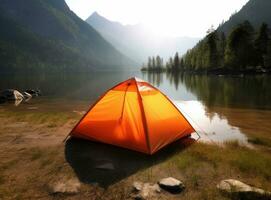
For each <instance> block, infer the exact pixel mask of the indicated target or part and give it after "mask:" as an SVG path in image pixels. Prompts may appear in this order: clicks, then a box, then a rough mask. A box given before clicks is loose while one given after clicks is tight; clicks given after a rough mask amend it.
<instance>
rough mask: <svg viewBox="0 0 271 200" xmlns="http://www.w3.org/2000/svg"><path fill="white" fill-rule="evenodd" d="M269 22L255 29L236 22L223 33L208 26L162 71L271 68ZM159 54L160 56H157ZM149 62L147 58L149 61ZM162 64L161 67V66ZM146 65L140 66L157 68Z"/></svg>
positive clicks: (147, 69)
mask: <svg viewBox="0 0 271 200" xmlns="http://www.w3.org/2000/svg"><path fill="white" fill-rule="evenodd" d="M270 38H271V37H270V30H269V28H268V25H267V24H265V23H263V24H261V26H260V28H259V29H258V30H255V29H254V28H253V27H252V25H251V24H250V22H248V21H244V22H243V23H241V24H238V25H237V26H235V27H234V28H233V29H232V30H231V31H230V32H229V34H228V35H227V36H226V35H225V34H224V33H223V32H218V31H217V30H209V31H208V32H207V36H206V37H205V38H204V39H202V40H201V41H199V42H198V44H197V45H196V46H195V47H194V48H192V49H190V50H188V51H187V52H186V54H184V55H183V56H179V55H178V53H176V54H175V56H174V57H173V58H172V57H171V58H169V60H168V61H167V62H166V63H165V65H163V66H162V67H161V66H159V70H160V71H163V70H166V71H172V72H176V71H177V72H178V71H192V72H212V71H214V72H216V71H218V72H246V71H251V72H258V71H260V72H266V71H270V70H271V41H270ZM157 57H159V56H157ZM148 63H149V62H148ZM161 68H162V69H161ZM157 69H158V66H156V65H151V67H150V68H149V65H147V67H146V66H145V68H142V70H146V71H157Z"/></svg>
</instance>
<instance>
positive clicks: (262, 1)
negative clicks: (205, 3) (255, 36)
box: [217, 0, 271, 35]
mask: <svg viewBox="0 0 271 200" xmlns="http://www.w3.org/2000/svg"><path fill="white" fill-rule="evenodd" d="M270 10H271V1H270V0H250V1H248V3H247V4H246V5H244V6H243V8H242V9H241V10H240V11H239V12H237V13H235V14H233V15H232V16H231V17H230V19H229V20H228V21H226V22H225V23H222V24H221V25H220V26H219V27H218V29H217V30H218V31H219V32H224V33H225V34H226V35H227V34H228V33H230V31H231V30H232V29H233V28H234V27H236V25H238V24H240V23H243V22H244V21H246V20H249V22H250V23H251V25H252V26H253V28H254V29H259V28H260V26H261V24H262V23H263V22H264V23H266V24H267V25H268V26H269V27H271V12H270Z"/></svg>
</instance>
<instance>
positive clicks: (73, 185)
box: [49, 179, 81, 194]
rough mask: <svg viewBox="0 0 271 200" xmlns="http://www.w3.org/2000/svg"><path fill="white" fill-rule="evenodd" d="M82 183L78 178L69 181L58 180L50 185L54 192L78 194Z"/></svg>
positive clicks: (51, 191) (51, 190)
mask: <svg viewBox="0 0 271 200" xmlns="http://www.w3.org/2000/svg"><path fill="white" fill-rule="evenodd" d="M80 187H81V184H80V182H79V181H78V180H76V179H71V180H68V181H63V182H57V183H54V184H52V185H50V186H49V188H50V193H52V194H58V193H61V194H77V193H79V190H80Z"/></svg>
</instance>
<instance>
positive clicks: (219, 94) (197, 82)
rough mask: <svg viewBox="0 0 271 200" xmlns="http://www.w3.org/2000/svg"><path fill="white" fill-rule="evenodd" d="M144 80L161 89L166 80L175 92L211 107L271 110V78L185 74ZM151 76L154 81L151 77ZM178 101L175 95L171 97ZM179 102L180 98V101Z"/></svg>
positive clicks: (168, 74)
mask: <svg viewBox="0 0 271 200" xmlns="http://www.w3.org/2000/svg"><path fill="white" fill-rule="evenodd" d="M143 77H145V78H148V79H147V80H148V81H149V82H151V83H152V84H154V85H157V86H158V87H161V86H163V82H161V81H160V80H163V79H166V80H167V82H169V83H170V85H172V86H174V88H175V90H176V91H179V92H183V90H182V87H185V90H186V92H188V93H192V94H193V95H195V96H196V99H195V100H199V101H201V102H203V104H204V105H206V106H208V107H212V106H223V107H239V108H240V107H242V108H256V109H269V110H270V109H271V92H270V91H271V84H270V82H271V76H270V75H257V76H207V75H188V74H184V73H176V74H172V73H166V74H155V73H152V74H151V75H149V74H148V75H146V74H143ZM149 77H151V78H149ZM171 95H172V98H175V97H176V95H175V94H171ZM177 99H178V98H177Z"/></svg>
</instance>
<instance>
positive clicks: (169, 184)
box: [158, 177, 185, 194]
mask: <svg viewBox="0 0 271 200" xmlns="http://www.w3.org/2000/svg"><path fill="white" fill-rule="evenodd" d="M158 184H159V186H160V187H161V188H162V189H164V190H166V191H168V192H170V193H173V194H177V193H180V192H182V191H183V190H184V189H185V185H184V184H183V183H182V182H181V181H180V180H178V179H175V178H172V177H168V178H163V179H161V180H160V181H159V182H158Z"/></svg>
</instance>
